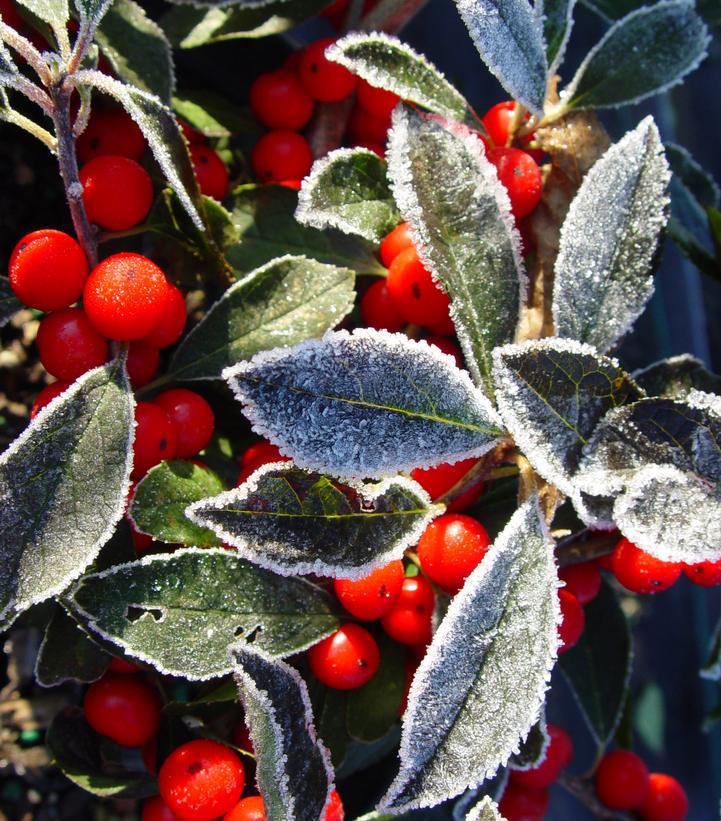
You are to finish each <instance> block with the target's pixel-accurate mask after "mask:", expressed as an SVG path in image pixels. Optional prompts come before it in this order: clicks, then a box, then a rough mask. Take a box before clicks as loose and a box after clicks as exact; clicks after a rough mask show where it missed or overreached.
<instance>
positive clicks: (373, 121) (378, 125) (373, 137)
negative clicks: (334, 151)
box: [346, 108, 391, 146]
mask: <svg viewBox="0 0 721 821" xmlns="http://www.w3.org/2000/svg"><path fill="white" fill-rule="evenodd" d="M390 125H391V121H390V117H374V116H373V115H372V114H369V113H368V112H367V111H364V110H363V109H362V108H354V109H353V111H352V112H351V115H350V117H349V119H348V130H347V132H346V134H347V139H348V141H349V142H353V143H376V144H378V145H381V146H383V145H385V143H386V139H387V138H388V129H389V128H390Z"/></svg>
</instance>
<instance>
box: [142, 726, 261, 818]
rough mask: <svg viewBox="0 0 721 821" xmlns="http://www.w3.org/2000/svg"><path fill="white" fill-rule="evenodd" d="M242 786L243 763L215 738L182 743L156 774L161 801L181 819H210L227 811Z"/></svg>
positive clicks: (243, 776) (243, 775)
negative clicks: (214, 739) (213, 739)
mask: <svg viewBox="0 0 721 821" xmlns="http://www.w3.org/2000/svg"><path fill="white" fill-rule="evenodd" d="M244 786H245V770H244V768H243V762H242V761H241V760H240V758H239V757H238V756H237V755H236V754H235V753H234V752H233V751H232V750H230V749H229V748H228V747H226V746H225V745H223V744H219V743H218V742H217V741H209V740H206V739H198V740H197V741H189V742H188V743H187V744H183V745H181V746H180V747H178V748H177V749H175V750H173V752H172V753H171V754H170V755H169V756H168V757H167V758H166V759H165V761H164V762H163V766H162V767H161V768H160V772H159V773H158V787H159V789H160V795H161V796H162V798H163V801H165V803H166V804H167V805H168V807H170V809H171V810H172V811H173V812H174V813H175V814H176V815H177V816H179V817H180V818H181V819H183V821H212V819H215V818H217V817H218V816H219V815H223V814H224V813H226V812H228V811H230V810H231V809H232V808H233V807H234V806H235V805H236V804H237V803H238V801H239V800H240V796H241V795H242V793H243V787H244Z"/></svg>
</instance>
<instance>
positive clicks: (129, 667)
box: [108, 656, 140, 676]
mask: <svg viewBox="0 0 721 821" xmlns="http://www.w3.org/2000/svg"><path fill="white" fill-rule="evenodd" d="M108 670H109V671H110V672H111V673H120V674H121V675H124V676H128V675H132V674H133V673H139V672H140V668H139V667H138V666H137V664H133V663H132V662H130V661H126V660H125V659H121V658H118V657H117V656H113V657H112V658H111V659H110V665H109V666H108Z"/></svg>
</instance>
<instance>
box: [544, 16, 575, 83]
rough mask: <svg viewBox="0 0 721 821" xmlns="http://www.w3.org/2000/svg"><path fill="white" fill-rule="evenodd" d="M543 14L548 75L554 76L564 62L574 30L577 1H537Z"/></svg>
mask: <svg viewBox="0 0 721 821" xmlns="http://www.w3.org/2000/svg"><path fill="white" fill-rule="evenodd" d="M537 2H538V5H539V6H540V9H539V11H540V12H541V13H542V14H543V39H544V41H545V43H546V58H547V60H548V74H549V76H552V75H553V74H555V72H556V71H557V69H558V67H559V66H560V65H561V63H562V62H563V57H564V55H565V53H566V46H567V45H568V40H569V38H570V36H571V29H572V28H573V10H574V8H575V6H576V0H537Z"/></svg>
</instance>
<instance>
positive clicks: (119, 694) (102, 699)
mask: <svg viewBox="0 0 721 821" xmlns="http://www.w3.org/2000/svg"><path fill="white" fill-rule="evenodd" d="M83 711H84V713H85V719H86V720H87V722H88V724H89V725H90V726H91V727H92V728H93V730H95V732H96V733H100V735H104V736H107V737H108V738H111V739H112V740H113V741H114V742H115V743H116V744H119V745H120V746H121V747H141V746H142V745H143V744H145V743H146V742H148V741H149V740H150V739H151V738H152V737H153V736H154V735H155V734H156V732H157V731H158V725H159V724H160V699H159V698H158V694H157V692H156V690H155V689H154V688H153V687H152V686H151V685H150V684H148V683H146V682H145V681H144V680H143V679H142V678H140V677H138V676H127V675H122V674H117V673H106V674H105V675H104V676H103V677H102V678H101V679H98V681H96V682H94V683H93V684H91V685H90V687H88V690H87V692H86V693H85V700H84V701H83Z"/></svg>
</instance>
